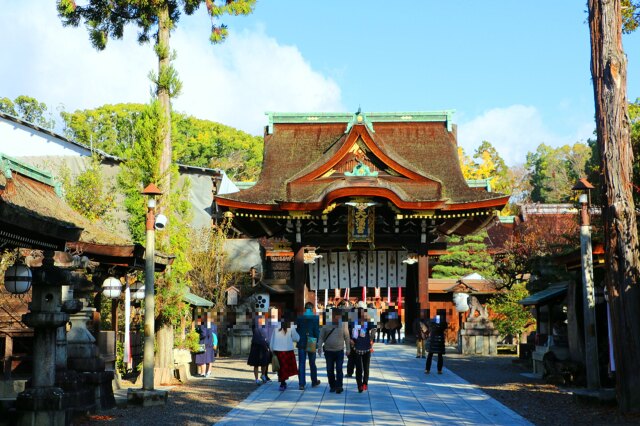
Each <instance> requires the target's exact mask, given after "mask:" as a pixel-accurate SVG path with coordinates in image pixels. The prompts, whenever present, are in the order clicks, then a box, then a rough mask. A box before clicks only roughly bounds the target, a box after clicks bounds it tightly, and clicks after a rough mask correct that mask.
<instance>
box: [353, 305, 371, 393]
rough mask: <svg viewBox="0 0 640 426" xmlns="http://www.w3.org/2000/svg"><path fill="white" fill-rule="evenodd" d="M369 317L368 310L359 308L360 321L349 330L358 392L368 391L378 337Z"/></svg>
mask: <svg viewBox="0 0 640 426" xmlns="http://www.w3.org/2000/svg"><path fill="white" fill-rule="evenodd" d="M368 317H369V316H368V313H367V310H366V308H358V320H357V321H356V322H354V323H353V324H352V325H351V327H350V328H349V335H350V336H351V346H352V347H353V348H354V352H355V364H356V383H357V384H358V392H363V391H366V390H368V386H369V363H370V362H371V350H372V348H373V339H374V336H375V335H376V328H375V325H374V324H373V322H370V321H369V318H368Z"/></svg>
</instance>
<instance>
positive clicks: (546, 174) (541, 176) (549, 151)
mask: <svg viewBox="0 0 640 426" xmlns="http://www.w3.org/2000/svg"><path fill="white" fill-rule="evenodd" d="M591 156H592V147H590V146H588V145H585V144H583V143H575V144H574V145H573V146H569V145H564V146H561V147H559V148H553V147H551V146H548V145H546V144H540V145H539V146H538V149H537V150H536V152H534V153H531V152H530V153H528V154H527V164H526V165H527V168H528V169H529V182H530V184H531V188H532V190H531V194H530V198H531V201H533V202H536V203H566V202H570V201H571V200H572V199H573V198H574V196H575V194H574V193H573V191H572V190H571V188H572V187H573V185H574V184H575V183H576V181H577V180H578V179H579V178H581V177H585V176H586V175H587V164H588V161H589V159H590V158H591Z"/></svg>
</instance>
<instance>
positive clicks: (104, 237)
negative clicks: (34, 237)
mask: <svg viewBox="0 0 640 426" xmlns="http://www.w3.org/2000/svg"><path fill="white" fill-rule="evenodd" d="M0 164H1V165H2V173H0V204H1V205H2V209H3V214H4V216H5V217H6V218H16V217H24V218H33V220H35V221H38V222H44V223H50V224H51V225H52V226H53V225H55V226H64V227H68V228H81V229H82V233H81V235H80V240H79V241H82V242H89V243H98V244H112V245H129V244H133V243H132V242H131V241H130V240H129V239H127V238H124V237H122V236H120V235H118V234H116V233H114V232H111V231H110V230H109V229H107V228H106V227H104V226H102V223H101V222H96V223H94V222H91V221H90V220H89V219H87V218H85V217H84V216H82V215H80V214H79V213H78V212H76V211H75V210H73V209H72V208H71V207H70V206H69V205H68V204H67V203H66V202H65V201H64V200H63V199H61V198H60V196H59V195H58V194H57V193H56V190H55V188H54V186H53V185H51V184H50V183H49V182H48V181H47V179H46V176H45V174H43V176H44V177H43V178H39V177H38V173H42V172H40V171H38V170H37V169H35V168H33V167H32V166H29V165H27V164H24V163H21V162H20V161H18V160H16V159H13V158H10V157H6V156H3V155H1V154H0ZM16 226H20V224H16Z"/></svg>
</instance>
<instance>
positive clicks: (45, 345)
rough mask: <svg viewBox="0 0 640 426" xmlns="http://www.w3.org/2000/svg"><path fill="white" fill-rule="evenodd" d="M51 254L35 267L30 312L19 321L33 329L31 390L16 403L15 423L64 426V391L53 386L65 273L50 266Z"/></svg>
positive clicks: (65, 318)
mask: <svg viewBox="0 0 640 426" xmlns="http://www.w3.org/2000/svg"><path fill="white" fill-rule="evenodd" d="M53 254H54V253H53V252H52V251H45V252H44V259H43V261H42V267H40V268H34V269H33V270H32V271H33V281H32V282H33V287H32V289H33V290H32V297H31V304H30V305H29V312H28V313H27V314H25V315H23V316H22V322H24V323H25V324H26V325H27V326H29V327H32V328H33V374H32V376H31V382H30V386H31V387H30V388H27V389H25V390H24V391H23V392H21V393H20V394H19V395H18V398H17V400H16V416H15V422H16V424H18V425H20V426H23V425H40V424H42V425H45V424H46V425H61V426H62V425H64V424H65V422H66V412H65V406H64V392H63V391H62V389H60V388H59V387H56V386H55V380H56V341H57V339H56V334H57V328H58V327H61V326H63V325H64V324H66V322H67V321H68V318H69V315H68V314H67V313H65V312H61V310H60V307H61V306H62V300H61V290H60V287H61V285H62V283H64V282H65V281H66V275H65V274H64V272H63V271H62V270H60V269H58V268H56V267H54V266H53Z"/></svg>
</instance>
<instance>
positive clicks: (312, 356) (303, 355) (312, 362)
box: [298, 349, 318, 386]
mask: <svg viewBox="0 0 640 426" xmlns="http://www.w3.org/2000/svg"><path fill="white" fill-rule="evenodd" d="M307 356H308V357H309V372H310V373H311V384H313V383H316V382H317V381H318V368H317V367H316V353H315V352H307V351H305V350H304V349H298V384H299V385H300V386H304V385H306V384H307V382H306V377H305V376H306V375H305V370H306V366H305V364H306V359H307Z"/></svg>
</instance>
